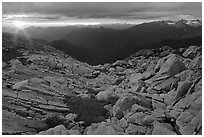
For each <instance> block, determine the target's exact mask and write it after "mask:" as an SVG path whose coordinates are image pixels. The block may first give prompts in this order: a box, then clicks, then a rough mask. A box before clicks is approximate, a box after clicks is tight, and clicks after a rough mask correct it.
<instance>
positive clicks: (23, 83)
mask: <svg viewBox="0 0 204 137" xmlns="http://www.w3.org/2000/svg"><path fill="white" fill-rule="evenodd" d="M27 84H28V80H24V81H20V82H17V83H16V84H15V85H13V90H21V88H22V87H23V86H25V85H27Z"/></svg>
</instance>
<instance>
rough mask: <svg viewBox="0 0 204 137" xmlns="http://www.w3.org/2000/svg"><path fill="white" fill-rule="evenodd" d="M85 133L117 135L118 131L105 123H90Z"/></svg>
mask: <svg viewBox="0 0 204 137" xmlns="http://www.w3.org/2000/svg"><path fill="white" fill-rule="evenodd" d="M87 130H88V131H87V132H86V134H87V135H117V134H118V133H117V132H116V131H115V129H114V128H113V127H111V126H110V125H107V124H106V123H100V124H92V125H91V126H90V127H88V129H87Z"/></svg>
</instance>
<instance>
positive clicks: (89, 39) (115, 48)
mask: <svg viewBox="0 0 204 137" xmlns="http://www.w3.org/2000/svg"><path fill="white" fill-rule="evenodd" d="M194 37H196V40H198V39H199V40H198V41H199V42H200V41H201V40H200V37H202V23H201V21H199V20H190V21H187V20H179V21H155V22H149V23H143V24H139V25H135V26H132V27H129V28H127V29H122V30H114V29H110V28H104V27H100V28H78V29H74V30H72V31H71V32H69V33H68V34H67V35H65V36H63V37H62V38H61V39H60V40H59V43H60V41H61V40H63V41H67V42H68V43H70V44H72V45H76V46H77V47H78V48H79V47H82V48H86V51H90V52H91V53H94V54H97V56H96V58H95V61H93V62H92V61H90V60H86V59H80V60H84V61H87V62H88V63H90V64H95V63H96V62H97V63H96V64H100V63H105V62H114V61H116V60H117V59H123V58H125V57H127V56H129V55H130V54H132V53H134V52H136V51H138V50H140V49H148V48H158V47H159V46H158V45H157V44H160V43H162V42H163V41H166V40H169V41H176V40H178V41H180V40H181V41H188V39H191V38H194ZM199 42H196V43H199ZM55 43H57V41H55ZM165 44H167V45H168V43H165ZM170 45H171V42H170ZM181 45H182V44H181ZM199 45H200V44H199ZM63 46H66V44H65V43H63ZM160 46H161V45H160ZM182 46H185V45H182ZM55 48H58V47H55ZM64 52H67V53H69V51H66V50H64ZM83 54H84V53H83ZM87 54H88V53H87ZM88 55H89V54H88ZM90 56H92V55H90Z"/></svg>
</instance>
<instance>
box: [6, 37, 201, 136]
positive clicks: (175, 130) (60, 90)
mask: <svg viewBox="0 0 204 137" xmlns="http://www.w3.org/2000/svg"><path fill="white" fill-rule="evenodd" d="M5 40H9V38H4V39H3V41H5ZM26 44H27V43H26V42H25V41H19V42H18V43H16V44H15V46H12V43H10V45H8V44H6V42H3V48H4V50H6V49H8V51H9V50H10V48H11V49H12V51H11V52H13V51H15V52H17V53H18V54H16V56H13V58H12V59H11V58H4V56H3V65H2V66H3V70H2V109H3V110H2V134H9V135H13V134H21V135H22V134H39V135H151V134H153V135H180V134H182V135H197V134H199V135H200V134H202V70H201V68H202V53H201V47H197V46H191V47H189V48H184V49H182V50H180V49H172V48H170V47H167V46H166V47H163V48H161V49H152V50H151V49H149V50H142V51H138V52H137V53H135V54H133V55H131V56H130V57H128V58H126V59H124V60H119V61H116V62H115V63H113V64H104V65H98V66H91V65H88V64H86V63H82V62H79V61H77V60H75V59H73V58H71V57H69V56H68V55H65V54H64V53H62V52H60V51H57V50H55V49H53V48H51V47H49V46H46V45H37V43H34V44H35V46H27V48H26V49H25V46H22V45H26ZM42 48H43V50H42ZM165 50H166V51H167V50H168V53H167V52H164V51H165ZM178 53H179V54H178ZM4 59H5V60H4ZM186 60H189V63H188V62H187V61H186ZM4 61H5V62H4Z"/></svg>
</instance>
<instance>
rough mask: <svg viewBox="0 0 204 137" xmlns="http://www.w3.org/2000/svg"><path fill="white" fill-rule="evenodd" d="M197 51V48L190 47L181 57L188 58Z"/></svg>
mask: <svg viewBox="0 0 204 137" xmlns="http://www.w3.org/2000/svg"><path fill="white" fill-rule="evenodd" d="M196 51H197V46H190V47H189V48H188V49H187V50H186V51H185V52H184V53H183V56H184V57H189V55H190V54H193V53H194V54H195V53H196Z"/></svg>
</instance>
